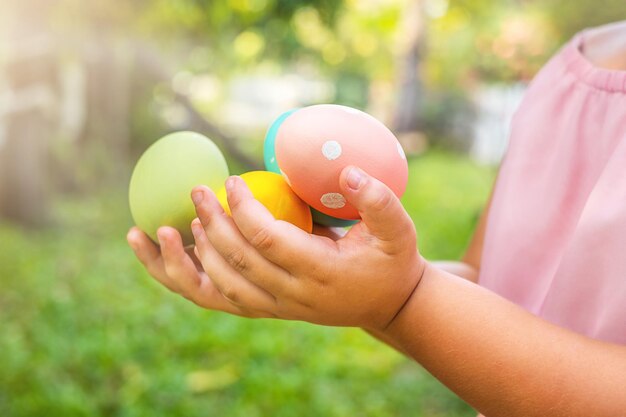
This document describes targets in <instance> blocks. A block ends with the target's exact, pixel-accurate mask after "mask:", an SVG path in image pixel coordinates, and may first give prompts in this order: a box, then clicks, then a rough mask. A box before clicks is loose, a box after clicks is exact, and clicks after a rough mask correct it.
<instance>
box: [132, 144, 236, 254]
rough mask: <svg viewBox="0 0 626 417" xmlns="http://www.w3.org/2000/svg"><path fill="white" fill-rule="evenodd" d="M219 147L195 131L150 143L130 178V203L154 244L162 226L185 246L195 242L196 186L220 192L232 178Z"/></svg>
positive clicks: (140, 226) (135, 218)
mask: <svg viewBox="0 0 626 417" xmlns="http://www.w3.org/2000/svg"><path fill="white" fill-rule="evenodd" d="M228 175H229V174H228V166H227V165H226V160H225V159H224V156H223V155H222V153H221V152H220V150H219V149H218V147H217V146H216V145H215V144H214V143H213V142H212V141H211V140H209V139H208V138H207V137H205V136H203V135H201V134H199V133H194V132H177V133H172V134H170V135H167V136H165V137H163V138H161V139H159V140H158V141H157V142H155V143H154V144H152V146H150V147H149V148H148V149H147V150H146V151H145V152H144V154H143V155H142V156H141V158H139V160H138V161H137V164H136V166H135V169H134V170H133V174H132V177H131V179H130V187H129V192H128V199H129V203H130V211H131V214H132V216H133V220H134V221H135V224H136V225H137V226H138V227H139V228H140V229H141V230H143V231H144V232H145V233H146V234H147V235H148V236H150V238H152V240H154V241H155V242H158V240H157V236H156V232H157V229H158V228H159V227H161V226H171V227H174V228H176V229H177V230H178V231H179V232H180V234H181V235H182V238H183V243H184V244H185V245H188V244H191V243H193V236H192V234H191V228H190V224H191V222H192V220H193V219H194V218H195V217H196V211H195V208H194V205H193V202H192V201H191V198H190V193H191V190H192V189H193V187H195V186H197V185H201V184H204V185H207V186H208V187H210V188H212V189H214V190H217V189H219V188H220V187H222V186H223V184H224V181H226V179H227V178H228Z"/></svg>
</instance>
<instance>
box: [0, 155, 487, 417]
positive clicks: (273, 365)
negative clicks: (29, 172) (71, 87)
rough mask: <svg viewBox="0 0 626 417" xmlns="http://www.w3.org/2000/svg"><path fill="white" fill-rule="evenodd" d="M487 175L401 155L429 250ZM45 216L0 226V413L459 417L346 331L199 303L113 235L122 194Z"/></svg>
mask: <svg viewBox="0 0 626 417" xmlns="http://www.w3.org/2000/svg"><path fill="white" fill-rule="evenodd" d="M493 177H494V171H493V169H490V168H484V167H479V166H476V165H475V164H473V163H472V162H470V161H469V160H467V159H465V158H463V157H459V156H453V155H450V154H446V153H438V152H431V153H428V154H426V155H424V156H421V157H417V158H414V159H412V160H411V162H410V184H409V187H408V191H407V193H406V195H405V197H404V198H403V203H404V204H405V207H406V208H407V210H408V211H409V212H410V214H411V216H412V217H413V219H414V221H415V224H416V225H417V229H418V232H419V236H420V247H421V248H422V253H423V254H424V255H425V256H426V257H428V258H430V259H443V258H446V259H452V258H456V257H458V256H460V254H461V253H462V252H463V249H464V247H465V245H466V243H467V240H468V238H469V236H470V235H471V231H472V228H473V227H474V224H475V222H476V220H477V217H478V215H479V213H480V210H481V208H482V205H483V204H484V202H485V199H486V198H487V195H488V193H489V190H490V187H491V185H492V182H493ZM55 218H56V219H57V222H56V224H55V226H54V227H52V228H50V229H48V230H46V231H42V232H32V231H29V232H27V231H23V230H21V229H19V228H17V227H15V226H11V225H8V224H4V225H0V283H1V285H2V290H1V291H0V416H11V417H13V416H16V417H17V416H43V415H45V416H64V417H70V416H116V417H117V416H119V417H139V416H172V417H175V416H185V417H193V416H220V417H222V416H224V417H234V416H246V417H254V416H264V417H265V416H272V417H291V416H294V417H295V416H298V417H307V416H311V417H313V416H315V417H318V416H328V417H340V416H345V417H354V416H380V417H388V416H416V417H419V416H450V417H452V416H473V415H475V413H474V412H473V411H472V410H471V409H470V408H469V407H468V406H467V405H465V404H464V403H463V402H462V401H461V400H459V399H457V398H456V397H455V395H454V394H452V393H451V392H449V391H448V390H447V389H446V388H445V387H443V386H442V385H441V384H439V383H438V382H437V381H436V380H435V379H434V378H432V377H431V376H430V375H429V374H428V373H427V372H425V371H424V370H423V369H422V368H420V367H419V366H418V365H417V364H415V363H413V362H411V361H409V360H407V359H406V358H404V357H402V356H401V355H399V354H398V353H396V352H395V351H393V350H391V349H390V348H387V347H386V346H384V345H382V344H380V343H378V342H376V341H375V340H373V339H371V338H370V337H368V336H367V335H365V334H364V333H363V332H361V331H360V330H358V329H344V328H339V329H338V328H322V327H317V326H313V325H309V324H306V323H299V322H281V321H271V320H245V319H239V318H236V317H230V316H227V315H225V314H221V313H215V312H209V311H202V310H200V309H199V308H197V307H195V306H194V305H191V304H190V303H188V302H187V301H185V300H184V299H182V298H181V297H179V296H176V295H173V294H171V293H168V292H167V291H166V290H164V289H163V288H162V287H160V286H159V285H157V284H156V283H155V282H153V281H152V280H151V279H150V278H149V277H148V276H147V275H146V273H145V272H144V271H143V269H142V268H141V267H140V265H139V264H138V262H137V261H135V259H134V258H133V255H132V253H131V251H130V249H129V248H128V247H127V246H126V243H125V232H126V230H127V228H128V227H129V226H130V224H131V221H130V218H129V214H128V210H127V205H126V199H125V195H124V193H122V192H111V191H106V192H105V191H102V192H97V193H96V194H94V195H93V196H91V197H90V198H81V199H76V200H67V199H66V200H64V201H62V202H60V203H59V204H58V206H57V208H56V215H55Z"/></svg>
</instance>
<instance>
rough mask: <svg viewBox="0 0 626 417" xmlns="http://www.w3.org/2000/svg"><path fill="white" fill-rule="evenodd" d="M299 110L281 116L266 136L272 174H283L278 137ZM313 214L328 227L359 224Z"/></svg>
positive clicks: (266, 157) (265, 156)
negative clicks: (288, 120) (287, 121)
mask: <svg viewBox="0 0 626 417" xmlns="http://www.w3.org/2000/svg"><path fill="white" fill-rule="evenodd" d="M298 110H299V109H293V110H289V111H287V112H285V113H283V114H281V115H280V116H278V118H277V119H276V120H275V121H274V122H273V123H272V125H271V126H270V128H269V129H268V130H267V133H266V135H265V142H264V143H263V160H264V162H265V169H266V170H267V171H270V172H275V173H277V174H281V171H280V167H279V166H278V162H277V161H276V135H278V131H279V130H280V126H281V125H282V124H283V122H284V121H285V120H287V118H288V117H289V116H291V115H292V114H293V113H295V112H296V111H298ZM311 213H312V214H313V222H314V223H317V224H320V225H322V226H328V227H349V226H353V225H355V224H357V223H358V220H343V219H338V218H336V217H332V216H329V215H327V214H324V213H322V212H319V211H317V210H315V209H314V208H312V207H311Z"/></svg>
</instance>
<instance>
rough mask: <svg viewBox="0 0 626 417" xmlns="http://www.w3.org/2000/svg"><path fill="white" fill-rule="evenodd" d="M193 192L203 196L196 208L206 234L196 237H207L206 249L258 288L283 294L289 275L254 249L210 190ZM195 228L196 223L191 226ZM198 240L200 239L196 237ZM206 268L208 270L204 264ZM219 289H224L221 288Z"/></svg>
mask: <svg viewBox="0 0 626 417" xmlns="http://www.w3.org/2000/svg"><path fill="white" fill-rule="evenodd" d="M194 192H195V193H197V192H202V193H203V200H202V201H201V202H199V204H197V205H196V212H197V213H198V220H199V221H200V223H201V225H202V228H203V229H204V230H203V233H196V234H199V235H200V237H201V238H202V237H203V235H206V237H207V238H208V242H209V244H208V245H206V246H207V247H208V249H210V250H212V251H213V250H214V251H217V253H218V254H219V255H221V257H222V258H223V259H224V260H225V261H226V262H227V264H229V265H230V267H231V268H230V269H232V270H233V271H235V272H236V273H237V274H239V275H243V277H245V278H246V279H247V280H249V281H250V282H252V283H253V284H255V286H258V287H260V288H263V290H265V291H267V292H269V293H271V294H273V295H276V296H278V295H281V294H284V293H285V292H286V291H287V290H288V289H289V287H290V284H291V280H290V278H291V277H290V276H289V274H288V273H287V272H286V271H285V270H284V269H282V268H280V267H279V266H277V265H276V264H274V263H272V262H270V261H269V260H268V259H266V258H264V257H263V256H262V255H261V254H260V253H259V252H258V251H257V250H255V248H253V247H252V245H251V244H250V243H249V242H248V241H247V240H246V239H245V238H244V236H243V235H242V234H241V232H240V231H239V229H238V228H237V226H236V225H235V223H234V222H233V219H232V218H230V217H229V216H228V215H226V213H224V210H223V209H222V207H221V206H220V204H219V202H218V201H217V199H216V198H215V196H214V195H213V194H212V193H210V192H209V191H208V189H205V188H204V187H198V188H196V189H195V190H194ZM196 201H197V200H196ZM193 226H194V223H192V227H193ZM195 226H196V228H197V226H198V224H197V223H195ZM192 230H193V229H192ZM196 231H197V232H199V230H198V229H197V230H196ZM197 239H198V236H196V240H197ZM196 244H199V243H198V242H197V243H196ZM205 256H206V254H205ZM203 261H205V260H203ZM203 265H205V268H206V264H205V262H203ZM207 272H208V271H207ZM209 276H210V277H211V279H213V280H215V277H214V276H213V275H212V274H210V273H209ZM218 286H220V287H221V285H220V284H218Z"/></svg>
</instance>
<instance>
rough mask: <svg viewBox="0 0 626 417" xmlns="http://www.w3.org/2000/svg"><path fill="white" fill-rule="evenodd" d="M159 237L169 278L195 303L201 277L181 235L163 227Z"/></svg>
mask: <svg viewBox="0 0 626 417" xmlns="http://www.w3.org/2000/svg"><path fill="white" fill-rule="evenodd" d="M157 236H158V237H159V242H160V243H161V255H162V257H163V265H164V267H165V272H166V273H167V276H168V277H169V279H170V280H171V281H172V282H173V283H174V284H175V285H176V287H177V288H178V290H179V291H178V292H179V294H180V295H182V296H183V297H185V298H187V299H189V300H191V301H194V300H195V298H196V296H197V295H198V294H197V293H198V291H199V289H200V284H201V275H200V273H199V272H198V269H197V268H196V265H195V264H194V263H193V260H192V259H191V258H190V257H189V255H188V254H187V252H185V248H184V247H183V240H182V238H181V236H180V233H179V232H178V231H177V230H176V229H173V228H171V227H161V228H159V230H158V231H157Z"/></svg>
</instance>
